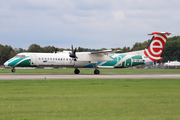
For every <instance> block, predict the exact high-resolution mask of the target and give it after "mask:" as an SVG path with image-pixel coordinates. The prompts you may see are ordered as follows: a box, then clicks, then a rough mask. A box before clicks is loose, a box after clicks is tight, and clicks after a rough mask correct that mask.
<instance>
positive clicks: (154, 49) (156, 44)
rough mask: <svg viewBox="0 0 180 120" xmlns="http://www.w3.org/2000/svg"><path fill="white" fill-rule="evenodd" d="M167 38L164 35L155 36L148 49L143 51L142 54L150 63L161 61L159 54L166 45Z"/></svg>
mask: <svg viewBox="0 0 180 120" xmlns="http://www.w3.org/2000/svg"><path fill="white" fill-rule="evenodd" d="M166 40H167V37H166V35H164V34H155V35H154V38H153V39H152V41H151V43H150V45H149V47H148V48H147V49H145V50H144V54H145V55H146V56H147V57H149V58H150V59H151V60H152V61H159V60H161V59H162V58H161V54H162V51H163V48H164V45H165V43H166Z"/></svg>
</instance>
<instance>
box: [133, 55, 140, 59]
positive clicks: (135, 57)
mask: <svg viewBox="0 0 180 120" xmlns="http://www.w3.org/2000/svg"><path fill="white" fill-rule="evenodd" d="M132 59H142V56H141V55H136V56H133V57H132Z"/></svg>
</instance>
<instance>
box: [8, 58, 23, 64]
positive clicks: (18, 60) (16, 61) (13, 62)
mask: <svg viewBox="0 0 180 120" xmlns="http://www.w3.org/2000/svg"><path fill="white" fill-rule="evenodd" d="M21 60H23V58H19V59H16V60H14V61H12V62H10V63H9V64H8V65H9V66H14V65H16V64H17V63H18V62H20V61H21Z"/></svg>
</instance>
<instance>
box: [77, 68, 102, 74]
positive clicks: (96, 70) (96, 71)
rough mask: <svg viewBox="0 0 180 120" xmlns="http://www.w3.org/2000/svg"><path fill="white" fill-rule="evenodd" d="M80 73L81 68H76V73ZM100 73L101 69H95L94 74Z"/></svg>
mask: <svg viewBox="0 0 180 120" xmlns="http://www.w3.org/2000/svg"><path fill="white" fill-rule="evenodd" d="M79 73H80V70H79V69H77V68H76V69H75V70H74V74H79ZM99 73H100V71H99V70H98V69H95V70H94V74H99Z"/></svg>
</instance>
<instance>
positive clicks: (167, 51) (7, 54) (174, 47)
mask: <svg viewBox="0 0 180 120" xmlns="http://www.w3.org/2000/svg"><path fill="white" fill-rule="evenodd" d="M149 42H150V40H147V41H144V42H142V43H140V42H136V43H135V44H134V45H133V47H132V48H130V47H126V46H125V47H123V48H111V49H112V50H120V51H118V53H124V52H131V51H137V50H143V49H145V48H146V47H147V45H148V43H149ZM179 48H180V36H174V37H170V38H168V39H167V42H166V45H165V47H164V50H163V53H162V57H163V59H162V60H161V61H160V62H167V61H168V60H170V61H174V60H178V61H180V49H179ZM55 50H57V51H63V50H67V51H71V49H64V48H55V47H54V46H45V47H41V46H40V45H37V44H31V45H30V46H29V47H28V49H27V50H26V49H23V48H14V49H13V48H12V47H11V46H8V45H1V44H0V65H3V64H4V62H5V61H7V60H8V59H10V58H12V57H13V56H15V55H17V54H18V53H21V52H39V53H53V52H54V51H55ZM102 50H107V49H106V48H101V49H90V48H82V47H78V48H77V52H90V51H102Z"/></svg>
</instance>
